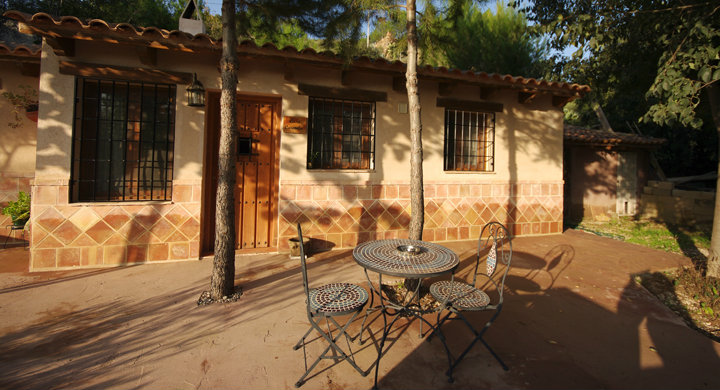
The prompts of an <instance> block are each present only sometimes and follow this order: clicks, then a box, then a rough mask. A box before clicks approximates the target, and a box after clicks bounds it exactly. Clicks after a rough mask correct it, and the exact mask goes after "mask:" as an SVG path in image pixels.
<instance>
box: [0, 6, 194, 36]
mask: <svg viewBox="0 0 720 390" xmlns="http://www.w3.org/2000/svg"><path fill="white" fill-rule="evenodd" d="M184 5H185V3H184V2H183V1H180V0H124V1H117V0H2V1H0V11H2V12H4V11H7V10H17V11H23V12H27V13H36V12H46V13H49V14H51V15H55V16H65V15H71V16H77V17H78V18H80V19H103V20H105V21H107V22H110V23H130V24H132V25H135V26H145V27H150V26H153V27H159V28H164V29H168V30H177V28H178V18H179V16H180V12H181V11H182V7H184ZM0 13H1V12H0Z"/></svg>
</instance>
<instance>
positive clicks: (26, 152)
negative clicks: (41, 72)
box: [0, 61, 38, 245]
mask: <svg viewBox="0 0 720 390" xmlns="http://www.w3.org/2000/svg"><path fill="white" fill-rule="evenodd" d="M23 85H27V86H30V87H32V88H34V89H36V90H37V89H38V78H37V77H32V76H24V75H22V74H21V73H20V68H19V67H18V66H17V65H16V64H15V63H13V62H11V61H0V93H2V92H13V93H21V92H22V89H21V88H20V86H23ZM13 109H14V108H13V106H12V105H11V104H10V102H9V101H8V100H7V99H5V98H4V97H0V129H2V141H1V142H0V210H2V208H4V207H5V206H7V202H8V201H11V200H17V195H18V192H19V191H23V192H26V193H30V182H31V180H32V178H33V176H34V175H35V146H36V141H37V137H36V129H37V124H36V123H35V122H33V121H32V120H30V119H28V117H27V116H26V115H25V113H24V112H20V113H19V114H18V118H19V121H16V118H15V113H14V112H13ZM9 223H10V217H8V216H6V215H4V214H0V226H6V225H8V224H9ZM6 233H7V232H6V231H5V230H3V231H0V240H2V241H3V242H5V238H4V236H3V235H4V234H6ZM14 238H15V235H13V236H12V240H13V241H8V245H11V244H13V243H15V242H14V241H15V240H14ZM18 242H19V240H18Z"/></svg>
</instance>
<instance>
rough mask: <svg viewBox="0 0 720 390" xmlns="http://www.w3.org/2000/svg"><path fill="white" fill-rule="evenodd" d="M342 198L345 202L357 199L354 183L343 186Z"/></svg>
mask: <svg viewBox="0 0 720 390" xmlns="http://www.w3.org/2000/svg"><path fill="white" fill-rule="evenodd" d="M343 199H344V200H345V201H346V202H354V201H355V200H357V199H358V190H357V187H356V186H354V185H345V186H343Z"/></svg>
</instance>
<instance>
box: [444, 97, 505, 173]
mask: <svg viewBox="0 0 720 390" xmlns="http://www.w3.org/2000/svg"><path fill="white" fill-rule="evenodd" d="M494 145H495V114H494V113H488V112H477V111H462V110H454V109H449V108H447V109H445V170H446V171H481V172H492V171H493V170H494V169H495V159H494V149H495V147H494Z"/></svg>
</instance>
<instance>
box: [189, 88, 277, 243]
mask: <svg viewBox="0 0 720 390" xmlns="http://www.w3.org/2000/svg"><path fill="white" fill-rule="evenodd" d="M208 100H209V101H208V107H207V108H208V111H207V112H208V116H209V117H208V122H207V123H206V126H207V129H208V130H209V133H212V134H207V135H208V145H211V149H209V150H208V151H213V153H207V155H206V158H205V162H206V169H205V171H206V173H209V175H207V176H206V177H209V178H211V180H210V181H209V182H208V184H209V185H207V186H206V188H205V192H204V196H205V199H206V200H207V201H206V202H204V211H203V216H205V217H206V218H205V221H207V222H206V223H203V232H204V237H203V252H205V253H209V252H212V247H213V245H214V242H215V198H216V194H215V191H216V190H217V169H218V168H217V150H218V147H219V138H220V94H219V93H218V94H210V96H209V98H208ZM279 110H280V100H279V99H272V98H259V97H253V96H240V95H238V98H237V122H238V129H237V150H236V156H237V160H236V165H235V167H236V172H237V176H236V178H235V183H236V184H235V232H236V245H237V246H236V249H260V248H272V247H275V246H276V245H277V243H276V234H275V229H276V227H275V226H276V225H275V221H276V220H277V193H278V191H277V188H278V173H279V169H278V167H279V164H278V162H279V159H278V150H279V144H280V142H279V141H280V139H279V134H280V131H279V129H280V122H279V121H280V112H279ZM208 170H210V172H208Z"/></svg>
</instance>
